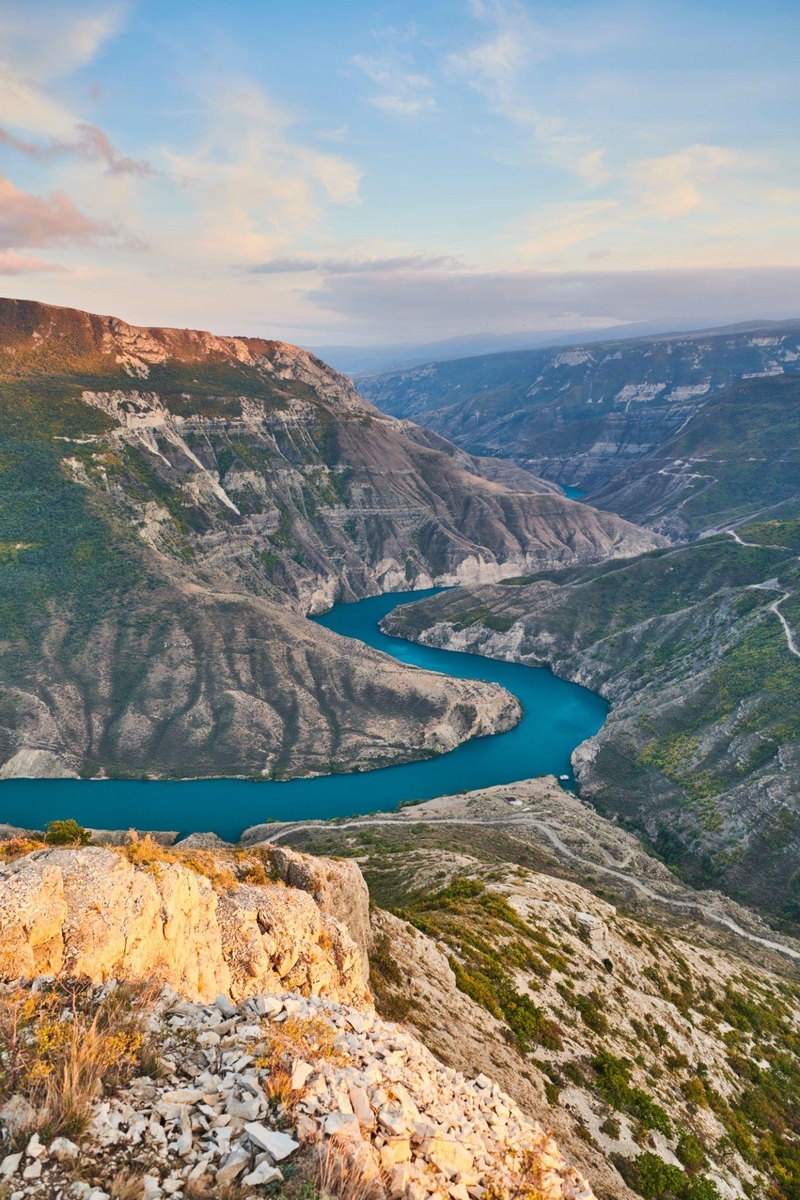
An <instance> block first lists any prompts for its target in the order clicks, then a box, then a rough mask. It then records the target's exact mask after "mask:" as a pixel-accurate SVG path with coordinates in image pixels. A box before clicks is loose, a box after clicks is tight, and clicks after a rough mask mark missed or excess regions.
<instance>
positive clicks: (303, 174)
mask: <svg viewBox="0 0 800 1200" xmlns="http://www.w3.org/2000/svg"><path fill="white" fill-rule="evenodd" d="M198 86H199V87H200V85H198ZM199 99H201V100H202V103H203V105H204V107H205V114H204V120H203V136H202V140H201V141H200V142H199V144H198V145H197V146H195V147H194V148H192V149H189V150H187V151H184V152H182V153H178V152H171V151H165V156H166V159H167V162H168V164H169V170H170V172H171V174H172V176H173V178H174V179H175V180H177V181H182V182H183V183H185V184H186V186H187V191H186V208H187V210H188V218H189V219H188V220H187V213H184V218H183V222H182V229H181V231H180V233H179V234H178V237H177V240H176V241H175V242H174V249H175V250H178V251H180V252H181V253H183V254H184V255H187V256H191V257H193V258H195V259H197V258H199V259H200V260H201V261H206V262H216V263H219V264H222V263H229V262H231V261H233V262H238V263H239V265H242V266H247V265H248V264H250V263H254V262H258V261H262V260H263V259H264V256H265V255H268V254H272V253H275V252H276V251H279V250H283V249H284V248H285V247H287V246H290V245H291V244H292V243H293V241H294V240H295V239H296V238H297V237H299V236H302V235H305V236H308V235H309V234H311V233H312V232H313V231H314V230H315V229H316V228H317V227H318V226H319V224H320V223H321V222H322V220H323V218H324V214H325V212H326V209H327V207H328V206H329V205H341V206H345V207H350V206H353V205H357V204H358V203H359V199H360V197H359V183H360V179H361V170H360V168H359V167H358V166H357V165H356V164H354V163H353V162H351V161H349V160H348V159H346V158H344V157H342V156H341V155H339V154H333V153H327V152H323V151H319V150H316V149H315V148H313V147H312V146H310V145H308V144H306V143H305V142H304V141H303V140H302V139H300V138H298V137H297V136H296V134H295V131H294V128H293V126H294V117H293V115H292V113H291V112H289V111H288V110H286V109H285V108H283V107H282V106H281V105H279V104H276V103H275V101H274V100H273V99H272V98H271V97H270V96H269V95H268V94H267V93H266V92H265V91H264V89H263V88H261V87H260V86H259V85H258V84H256V83H255V82H253V81H252V80H248V79H242V78H231V77H228V76H227V75H221V76H220V77H219V78H218V79H217V80H216V82H215V84H214V86H212V87H209V85H208V81H207V80H204V81H203V83H202V89H201V94H200V97H199Z"/></svg>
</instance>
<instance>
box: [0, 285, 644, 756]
mask: <svg viewBox="0 0 800 1200" xmlns="http://www.w3.org/2000/svg"><path fill="white" fill-rule="evenodd" d="M0 436H2V442H3V448H4V451H3V460H2V466H3V470H2V472H0V549H1V551H2V555H1V557H0V619H1V620H2V630H1V631H0V633H1V636H0V684H2V688H3V690H2V694H0V756H2V759H3V760H4V761H5V763H6V766H5V768H4V770H5V772H6V774H9V773H10V774H15V773H19V772H21V771H27V770H29V769H30V764H31V762H32V761H34V762H35V763H36V764H37V765H36V770H41V771H44V770H46V771H50V772H56V773H58V772H63V771H72V772H78V773H81V774H85V775H91V776H93V775H98V774H103V773H105V774H122V775H145V774H149V775H153V776H163V775H168V776H176V777H185V776H187V775H191V776H195V775H227V774H229V775H267V776H269V777H277V778H280V777H286V776H292V775H297V774H303V773H309V772H320V771H322V772H324V771H329V770H330V769H331V764H334V763H335V764H337V766H338V767H340V768H341V767H344V768H352V767H354V766H356V765H360V766H378V765H383V764H385V763H387V762H392V761H405V760H407V759H409V758H415V757H419V756H420V755H425V754H430V753H434V752H436V751H438V750H442V749H448V748H451V747H452V746H453V745H456V744H457V743H458V742H459V741H462V740H463V739H464V738H466V737H470V736H474V735H475V734H478V733H481V732H488V731H491V730H493V729H498V728H500V729H502V728H508V726H509V724H511V723H513V721H514V720H515V719H516V706H515V705H514V703H513V702H512V701H511V700H510V699H509V697H508V696H507V695H505V694H503V693H501V692H499V690H498V689H496V688H491V687H486V686H485V685H482V684H478V685H472V684H464V683H455V682H453V681H451V680H447V679H444V678H443V677H441V676H433V675H426V674H424V673H421V672H417V671H411V670H409V669H407V668H404V667H402V666H399V665H398V664H396V663H393V662H391V661H390V660H388V659H386V658H384V657H383V656H381V655H378V654H375V653H373V652H371V651H368V650H366V649H361V648H359V649H358V651H356V652H354V650H353V647H352V644H348V643H343V642H342V641H341V640H340V639H338V638H337V637H335V636H334V635H332V634H329V633H327V632H326V631H325V630H322V629H320V628H318V627H317V626H314V625H311V624H309V623H308V622H306V621H305V620H304V616H305V614H306V613H307V612H309V611H312V612H318V611H322V610H324V609H326V608H327V607H329V605H330V604H331V603H332V602H333V601H334V600H351V599H355V598H358V597H361V596H365V595H374V594H377V593H379V592H381V591H387V590H396V589H403V588H408V587H414V586H417V587H419V586H427V585H429V584H431V583H432V582H436V583H453V582H456V581H458V580H462V581H466V580H486V579H494V578H498V577H499V576H502V575H504V574H509V573H513V572H515V571H518V570H521V569H522V570H530V569H532V568H534V567H536V566H544V565H552V564H555V563H567V562H576V561H590V560H595V559H600V558H605V557H607V556H608V555H617V554H630V553H633V552H635V551H638V550H641V549H646V548H649V547H650V546H652V545H653V544H656V542H657V540H658V539H656V538H654V535H652V534H651V533H648V532H645V531H642V530H640V529H638V528H636V527H635V526H632V525H630V524H628V523H627V522H625V521H622V520H620V519H619V518H617V517H616V516H613V515H611V514H605V513H602V514H601V513H597V512H595V511H594V510H592V509H589V508H586V507H584V506H582V505H577V504H574V503H572V502H570V501H567V500H565V499H564V498H563V497H561V496H559V495H556V494H554V493H553V492H552V490H550V491H547V490H536V489H539V488H544V489H547V488H548V486H549V485H546V484H539V483H537V481H536V480H535V479H533V478H532V477H531V476H529V475H527V474H524V473H522V472H520V471H518V470H516V471H515V470H514V468H513V467H510V468H506V469H505V470H504V469H502V468H499V469H498V468H496V467H494V466H493V465H492V464H490V465H489V466H487V468H486V469H487V473H488V474H491V475H493V476H494V477H496V478H500V479H502V478H505V479H508V480H509V482H510V486H506V485H505V484H504V483H503V482H495V481H494V480H493V479H488V478H485V477H483V476H481V475H480V474H477V472H478V471H479V470H480V469H481V464H480V463H479V462H476V461H474V460H472V459H471V458H470V457H469V456H467V455H465V454H463V453H462V452H461V451H458V450H456V449H455V448H454V447H452V446H450V445H449V444H448V443H446V442H444V441H443V440H442V439H440V438H439V437H438V436H436V435H434V434H432V433H430V432H429V431H424V430H420V429H418V428H417V427H416V426H413V425H411V424H409V423H407V422H398V421H396V420H394V419H392V418H387V417H384V416H381V415H380V414H379V413H378V412H377V411H376V410H374V409H373V408H372V406H371V405H369V404H368V403H366V402H365V401H363V400H362V399H361V398H360V397H359V396H358V395H357V394H356V393H355V392H354V390H353V388H352V386H351V385H350V383H349V382H348V381H347V380H346V379H344V377H343V376H340V375H338V374H337V373H336V372H334V371H331V370H330V369H329V368H327V367H326V366H325V365H324V364H323V363H321V362H319V360H317V359H315V358H314V357H313V356H312V355H309V354H308V353H306V352H305V351H302V350H299V349H298V348H297V347H292V346H287V345H285V344H283V343H279V342H268V341H262V340H259V339H252V338H218V337H215V336H214V335H212V334H208V333H199V332H194V331H190V330H170V329H137V328H134V327H132V326H129V325H126V324H125V323H124V322H122V321H118V320H116V319H115V318H111V317H99V316H93V315H90V314H86V313H81V312H77V311H74V310H69V309H56V308H51V307H48V306H46V305H41V304H34V303H29V302H23V301H12V300H6V301H2V302H0ZM521 480H522V481H523V482H524V487H523V486H521V482H520V481H521ZM341 695H346V696H347V697H348V702H347V703H348V712H347V719H346V720H345V719H343V713H342V711H341V706H340V704H339V701H338V697H339V696H341ZM30 751H34V752H37V754H34V756H33V759H32V758H31V754H30V753H29V752H30ZM38 752H42V753H38ZM20 754H21V755H22V757H19V756H20ZM53 757H55V762H54V761H53ZM9 763H10V765H9Z"/></svg>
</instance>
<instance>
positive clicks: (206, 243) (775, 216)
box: [0, 0, 800, 345]
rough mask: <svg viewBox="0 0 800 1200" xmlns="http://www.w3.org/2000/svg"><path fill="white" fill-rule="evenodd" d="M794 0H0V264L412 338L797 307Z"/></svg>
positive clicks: (180, 309)
mask: <svg viewBox="0 0 800 1200" xmlns="http://www.w3.org/2000/svg"><path fill="white" fill-rule="evenodd" d="M798 51H800V6H799V5H798V4H797V3H796V0H791V2H784V0H762V2H761V3H759V4H758V5H753V4H752V3H749V2H748V3H744V2H742V0H724V2H718V0H692V2H691V3H685V2H683V0H677V2H676V0H669V3H661V2H658V0H653V2H649V0H637V3H633V4H629V3H604V2H601V0H561V2H559V3H554V4H548V5H545V4H540V3H535V2H532V0H529V2H523V0H436V2H434V3H431V0H427V2H425V3H423V2H419V0H402V2H399V0H398V2H395V0H387V2H384V3H361V2H360V0H280V2H277V0H224V2H221V0H169V3H166V4H165V3H164V2H163V0H120V2H117V0H110V2H107V0H86V2H84V0H58V2H57V3H50V2H49V0H24V2H19V0H0V291H2V294H4V295H11V296H20V297H24V298H29V299H36V300H42V301H47V302H50V303H53V304H64V305H69V306H72V307H78V308H83V309H87V310H90V311H94V312H103V313H111V314H113V315H116V316H120V317H122V318H124V319H125V320H128V321H131V322H133V323H137V324H149V325H178V326H182V327H186V326H190V327H194V328H208V329H212V330H214V331H215V332H219V333H239V334H261V335H264V336H268V337H277V338H282V339H285V340H288V341H294V342H298V343H301V344H302V343H307V344H318V343H320V342H324V343H327V344H355V345H370V344H377V343H382V344H386V343H389V344H395V343H396V344H401V343H410V342H420V341H422V342H425V341H434V340H436V339H440V338H449V337H454V336H459V335H467V334H475V333H495V334H517V333H521V332H525V333H526V334H532V333H534V332H542V333H544V334H547V333H554V332H559V333H561V332H567V331H572V330H576V331H585V330H591V329H600V328H609V329H613V327H614V326H615V325H629V324H630V323H632V322H637V321H649V322H653V321H655V322H662V323H663V324H664V326H665V327H669V326H670V324H674V325H675V326H676V327H677V326H679V325H680V324H686V323H689V322H703V321H706V322H707V323H709V324H714V323H720V322H723V321H736V320H745V319H750V318H780V317H789V316H800V154H799V153H798V148H799V147H798V142H800V132H799V131H800V122H799V121H798V114H800V72H798V71H797V66H796V63H797V56H798Z"/></svg>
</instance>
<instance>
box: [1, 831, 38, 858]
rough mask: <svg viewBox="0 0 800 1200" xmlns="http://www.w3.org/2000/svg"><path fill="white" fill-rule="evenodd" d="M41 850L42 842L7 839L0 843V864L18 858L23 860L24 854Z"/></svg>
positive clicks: (16, 838)
mask: <svg viewBox="0 0 800 1200" xmlns="http://www.w3.org/2000/svg"><path fill="white" fill-rule="evenodd" d="M42 849H44V842H40V841H37V840H36V839H35V838H24V837H15V838H7V839H6V840H5V841H4V842H0V862H7V863H8V862H14V861H15V860H16V859H18V858H24V857H25V855H26V854H32V853H33V851H34V850H42Z"/></svg>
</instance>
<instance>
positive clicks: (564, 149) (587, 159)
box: [446, 0, 608, 187]
mask: <svg viewBox="0 0 800 1200" xmlns="http://www.w3.org/2000/svg"><path fill="white" fill-rule="evenodd" d="M471 9H472V12H473V15H474V16H475V17H476V19H477V20H478V21H480V22H481V23H482V24H483V25H484V26H486V27H487V29H488V33H487V34H486V36H484V37H483V38H481V39H480V40H478V41H477V42H475V43H473V44H472V45H471V46H468V47H466V48H464V49H461V50H458V51H455V52H453V53H451V54H450V55H449V56H448V59H447V64H446V65H447V67H448V69H449V71H450V72H451V73H452V74H453V75H455V76H458V77H461V78H464V79H466V80H467V82H468V83H469V85H470V86H471V87H472V88H473V89H474V90H476V91H478V92H480V93H481V95H483V96H484V98H485V100H486V103H487V105H488V107H489V109H490V110H491V111H492V112H494V113H495V114H497V115H498V116H500V117H503V118H505V119H506V120H507V121H508V122H510V123H511V125H512V126H514V127H516V129H517V130H518V131H521V132H522V133H523V135H524V136H526V137H527V138H529V139H530V146H531V148H536V149H538V150H539V152H540V153H544V154H546V155H547V156H548V157H549V158H550V159H551V160H552V161H554V162H555V163H557V164H558V165H559V166H561V167H562V168H563V169H565V170H568V171H570V172H571V173H573V174H575V175H577V176H578V177H579V178H580V179H582V180H583V181H584V183H586V184H587V186H590V187H594V186H597V185H598V184H600V183H604V182H605V181H606V179H607V178H608V171H607V169H606V167H605V163H604V152H603V150H602V149H601V148H599V147H593V146H591V145H589V144H587V142H586V141H585V139H583V138H581V137H579V136H577V135H576V134H575V133H574V132H572V131H570V129H569V127H568V123H567V121H566V119H565V118H564V117H563V116H561V115H560V114H558V113H553V112H547V111H545V110H543V109H542V108H541V107H540V105H539V104H537V103H535V102H534V100H533V98H532V95H531V89H530V86H529V75H530V72H531V68H532V67H533V66H534V65H535V64H536V63H537V62H540V61H541V60H542V59H544V58H546V57H548V56H550V55H551V54H554V53H556V52H561V53H563V52H570V51H573V50H574V49H575V48H576V45H575V40H574V39H573V38H571V37H566V36H565V35H564V34H563V33H561V34H558V35H556V34H554V33H552V32H551V31H548V30H546V29H545V28H544V27H543V26H542V25H541V24H539V23H537V22H536V21H535V20H534V18H533V16H532V14H531V12H530V11H529V10H528V9H527V8H526V7H524V6H523V5H522V4H519V3H516V0H473V3H472V5H471Z"/></svg>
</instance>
